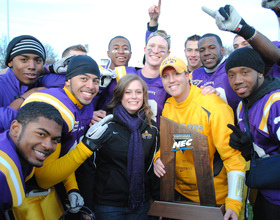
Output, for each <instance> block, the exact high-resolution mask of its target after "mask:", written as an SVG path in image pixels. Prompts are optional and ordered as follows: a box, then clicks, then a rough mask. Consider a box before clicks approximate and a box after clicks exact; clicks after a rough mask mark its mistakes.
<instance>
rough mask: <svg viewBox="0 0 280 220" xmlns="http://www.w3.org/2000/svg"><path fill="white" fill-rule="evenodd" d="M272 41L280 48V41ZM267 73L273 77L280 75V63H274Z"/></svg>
mask: <svg viewBox="0 0 280 220" xmlns="http://www.w3.org/2000/svg"><path fill="white" fill-rule="evenodd" d="M272 43H274V44H275V45H276V46H277V47H278V48H280V42H279V41H273V42H272ZM267 75H270V76H271V77H275V76H277V77H280V67H279V66H278V64H274V65H273V66H272V67H271V69H270V70H269V72H268V73H267Z"/></svg>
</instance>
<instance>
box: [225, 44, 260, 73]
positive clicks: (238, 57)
mask: <svg viewBox="0 0 280 220" xmlns="http://www.w3.org/2000/svg"><path fill="white" fill-rule="evenodd" d="M239 66H246V67H250V68H252V69H254V70H256V71H257V72H259V73H263V74H264V68H265V64H264V62H263V59H262V58H261V55H260V54H259V53H258V52H257V51H255V50H254V49H252V48H250V47H243V48H240V49H237V50H235V51H233V52H232V53H231V55H230V56H229V57H228V59H227V61H226V65H225V68H226V72H228V71H229V70H230V69H231V68H234V67H239Z"/></svg>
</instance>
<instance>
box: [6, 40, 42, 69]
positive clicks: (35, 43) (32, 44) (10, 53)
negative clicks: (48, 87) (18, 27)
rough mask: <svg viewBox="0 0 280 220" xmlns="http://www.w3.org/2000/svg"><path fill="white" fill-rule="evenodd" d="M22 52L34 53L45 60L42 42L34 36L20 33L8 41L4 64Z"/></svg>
mask: <svg viewBox="0 0 280 220" xmlns="http://www.w3.org/2000/svg"><path fill="white" fill-rule="evenodd" d="M24 53H31V54H36V55H38V56H40V57H42V59H43V61H44V62H45V60H46V51H45V48H44V46H43V44H42V43H41V42H40V41H39V40H38V39H37V38H35V37H33V36H30V35H20V36H18V37H15V38H14V39H13V40H11V41H10V43H9V44H8V47H7V54H6V60H5V64H6V65H7V66H8V63H9V62H10V61H11V60H12V59H13V58H14V57H15V56H18V55H21V54H24Z"/></svg>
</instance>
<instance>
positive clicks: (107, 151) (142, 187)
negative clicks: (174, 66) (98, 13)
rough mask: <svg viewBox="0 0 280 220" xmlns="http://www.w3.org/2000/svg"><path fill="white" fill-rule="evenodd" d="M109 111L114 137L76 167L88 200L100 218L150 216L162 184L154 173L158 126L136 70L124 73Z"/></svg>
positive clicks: (129, 219) (126, 219)
mask: <svg viewBox="0 0 280 220" xmlns="http://www.w3.org/2000/svg"><path fill="white" fill-rule="evenodd" d="M107 113H109V114H113V115H114V117H113V120H112V121H110V122H109V123H108V128H107V129H106V131H105V136H107V135H111V136H112V137H111V139H110V141H107V142H106V143H104V144H103V146H102V147H101V148H100V150H99V151H98V152H97V153H96V155H95V156H94V158H93V161H92V160H88V161H87V162H86V163H85V164H83V166H81V167H80V168H79V170H78V172H77V179H78V183H79V188H80V191H81V194H82V195H83V197H84V199H85V205H86V206H88V207H90V208H91V209H93V208H94V209H95V215H96V219H97V220H103V219H104V220H108V219H114V220H118V219H119V220H132V219H133V220H134V219H141V220H144V219H148V211H149V203H150V198H151V195H153V197H154V195H155V194H157V193H158V189H159V180H158V179H157V177H155V176H154V173H153V159H154V155H155V153H156V151H157V150H158V145H159V131H158V128H157V124H156V123H155V122H154V121H153V120H152V114H153V113H152V111H151V109H150V106H149V105H148V93H147V86H146V83H145V82H144V81H143V80H142V79H141V78H140V77H139V76H137V75H134V74H128V75H126V76H124V77H122V78H121V79H120V81H119V82H118V84H117V85H116V86H115V88H114V91H113V98H112V100H111V102H110V103H108V105H107ZM102 136H104V135H102ZM102 136H101V137H102Z"/></svg>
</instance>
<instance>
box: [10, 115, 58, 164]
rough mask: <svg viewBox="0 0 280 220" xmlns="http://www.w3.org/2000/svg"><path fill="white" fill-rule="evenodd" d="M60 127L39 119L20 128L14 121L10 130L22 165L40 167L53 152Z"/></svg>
mask: <svg viewBox="0 0 280 220" xmlns="http://www.w3.org/2000/svg"><path fill="white" fill-rule="evenodd" d="M61 131H62V127H61V126H60V125H58V124H57V123H56V122H55V121H53V120H50V119H46V118H44V117H39V118H38V120H36V121H33V122H29V123H28V124H27V125H26V126H22V124H20V123H19V122H18V121H16V120H14V121H13V122H12V124H11V128H10V136H11V138H12V139H13V141H14V143H15V145H16V148H17V152H18V154H19V156H20V158H21V161H22V162H23V163H24V164H29V165H32V166H36V167H40V166H42V165H43V161H44V160H45V159H46V158H47V157H48V156H49V155H50V154H51V153H53V152H54V151H55V149H56V145H57V143H58V142H59V141H60V138H61Z"/></svg>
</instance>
